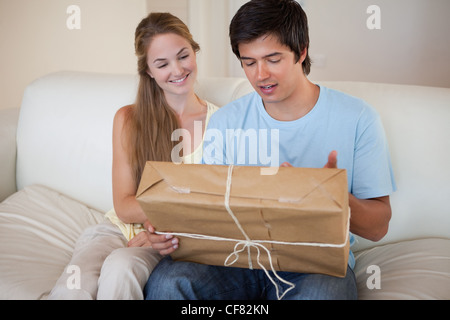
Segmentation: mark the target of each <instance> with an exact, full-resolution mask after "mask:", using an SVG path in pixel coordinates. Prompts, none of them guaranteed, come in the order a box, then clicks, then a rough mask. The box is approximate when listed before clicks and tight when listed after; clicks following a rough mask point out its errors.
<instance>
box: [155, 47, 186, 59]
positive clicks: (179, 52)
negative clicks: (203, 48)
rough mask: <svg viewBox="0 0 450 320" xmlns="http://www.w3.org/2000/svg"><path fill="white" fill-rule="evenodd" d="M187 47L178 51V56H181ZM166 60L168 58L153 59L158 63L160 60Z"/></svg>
mask: <svg viewBox="0 0 450 320" xmlns="http://www.w3.org/2000/svg"><path fill="white" fill-rule="evenodd" d="M186 49H187V47H184V48H182V49H181V50H180V51H178V53H177V56H179V55H180V54H181V53H182V52H183V51H184V50H186ZM166 60H167V59H166V58H158V59H155V61H153V63H157V62H160V61H166Z"/></svg>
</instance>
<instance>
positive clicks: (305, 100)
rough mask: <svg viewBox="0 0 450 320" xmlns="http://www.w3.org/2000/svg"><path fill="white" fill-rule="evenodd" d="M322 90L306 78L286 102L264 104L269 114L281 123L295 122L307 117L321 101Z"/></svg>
mask: <svg viewBox="0 0 450 320" xmlns="http://www.w3.org/2000/svg"><path fill="white" fill-rule="evenodd" d="M319 95H320V88H319V87H318V86H317V85H315V84H313V83H312V82H311V81H309V80H308V79H307V78H305V81H302V82H301V83H300V84H299V86H298V87H297V89H296V90H295V91H294V92H293V93H292V94H291V95H290V96H289V97H288V98H287V99H285V100H283V101H277V102H264V107H265V108H266V111H267V113H268V114H269V115H270V116H271V117H272V118H274V119H276V120H279V121H294V120H297V119H300V118H302V117H304V116H305V115H307V114H308V113H309V112H310V111H311V110H312V109H313V108H314V107H315V105H316V103H317V100H318V99H319Z"/></svg>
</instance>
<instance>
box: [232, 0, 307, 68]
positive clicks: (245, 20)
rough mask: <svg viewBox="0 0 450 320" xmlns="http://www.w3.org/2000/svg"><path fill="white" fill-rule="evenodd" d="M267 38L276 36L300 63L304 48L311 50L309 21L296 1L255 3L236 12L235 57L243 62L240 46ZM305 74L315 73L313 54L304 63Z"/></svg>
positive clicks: (259, 0)
mask: <svg viewBox="0 0 450 320" xmlns="http://www.w3.org/2000/svg"><path fill="white" fill-rule="evenodd" d="M264 35H273V36H276V37H277V38H278V39H279V41H280V43H281V44H283V45H285V46H287V47H289V48H290V49H291V50H292V51H293V52H294V54H295V59H296V60H295V62H296V63H297V62H298V61H299V60H300V56H301V53H302V51H303V50H304V49H309V31H308V18H307V16H306V13H305V12H304V11H303V9H302V7H301V6H300V4H299V3H298V2H296V1H294V0H251V1H249V2H247V3H246V4H244V5H243V6H242V7H241V8H240V9H239V10H238V12H237V13H236V15H235V16H234V18H233V20H232V21H231V24H230V41H231V48H232V50H233V52H234V54H235V55H236V56H237V57H238V59H239V60H240V59H241V56H240V53H239V44H241V43H249V42H251V41H254V40H256V39H257V38H259V37H261V36H264ZM302 67H303V72H304V73H305V74H306V75H308V74H309V72H310V71H311V59H310V57H309V52H308V54H307V56H306V59H305V61H304V62H303V65H302Z"/></svg>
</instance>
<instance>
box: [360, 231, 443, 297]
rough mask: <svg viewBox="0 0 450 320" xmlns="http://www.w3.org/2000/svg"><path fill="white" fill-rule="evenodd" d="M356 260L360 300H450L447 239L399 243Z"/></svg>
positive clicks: (368, 251)
mask: <svg viewBox="0 0 450 320" xmlns="http://www.w3.org/2000/svg"><path fill="white" fill-rule="evenodd" d="M355 257H356V266H355V270H354V271H355V275H356V278H357V285H358V295H359V299H362V300H366V299H372V300H381V299H382V300H385V299H386V300H387V299H389V300H390V299H396V300H399V299H401V300H405V299H408V300H409V299H421V300H422V299H427V300H448V299H450V240H449V239H439V238H429V239H419V240H410V241H402V242H399V243H393V244H387V245H384V246H379V247H375V248H372V249H368V250H364V251H362V252H358V253H356V254H355ZM377 277H378V279H377Z"/></svg>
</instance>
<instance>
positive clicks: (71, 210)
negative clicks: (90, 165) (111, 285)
mask: <svg viewBox="0 0 450 320" xmlns="http://www.w3.org/2000/svg"><path fill="white" fill-rule="evenodd" d="M103 219H104V217H103V214H102V213H100V212H98V211H95V210H93V209H90V208H88V207H87V206H85V205H83V204H81V203H79V202H77V201H75V200H72V199H70V198H68V197H66V196H64V195H62V194H60V193H58V192H55V191H53V190H50V189H48V188H46V187H43V186H38V185H33V186H30V187H27V188H25V189H23V190H21V191H19V192H17V193H15V194H13V195H12V196H10V197H9V198H8V199H6V200H5V201H4V202H3V203H0V225H1V226H2V227H1V232H0V257H1V259H0V275H1V277H0V299H43V298H45V297H46V296H47V294H48V293H49V292H50V290H51V289H52V287H53V285H54V284H55V283H56V280H57V279H58V278H59V276H60V275H61V273H62V272H63V271H64V268H65V266H66V265H67V264H68V263H69V261H70V258H71V256H72V251H73V248H74V245H75V241H76V240H77V238H78V237H79V235H80V234H81V232H82V231H83V230H84V229H85V228H86V227H88V226H89V225H92V224H95V223H98V222H101V221H103Z"/></svg>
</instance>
